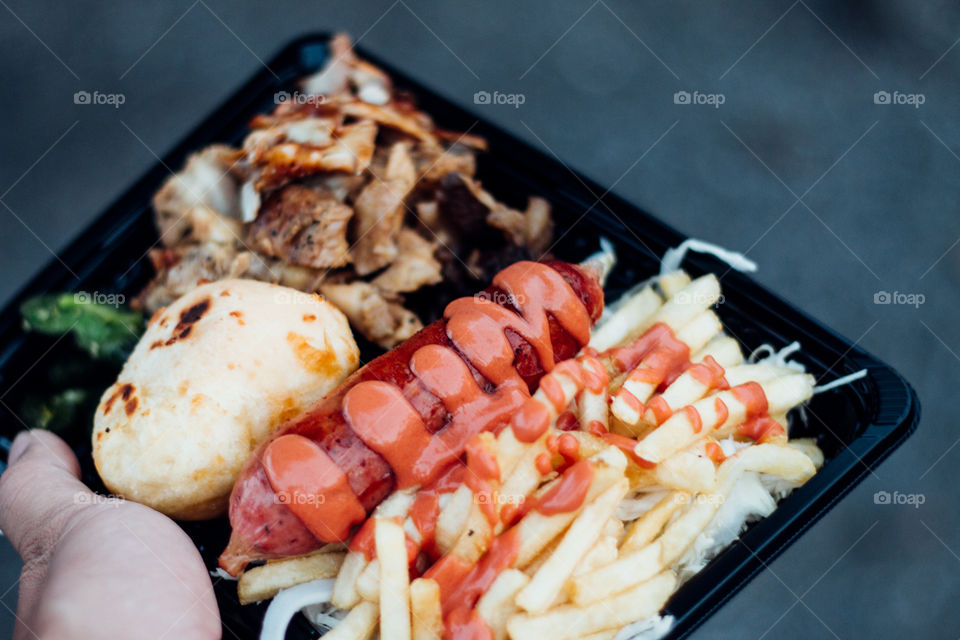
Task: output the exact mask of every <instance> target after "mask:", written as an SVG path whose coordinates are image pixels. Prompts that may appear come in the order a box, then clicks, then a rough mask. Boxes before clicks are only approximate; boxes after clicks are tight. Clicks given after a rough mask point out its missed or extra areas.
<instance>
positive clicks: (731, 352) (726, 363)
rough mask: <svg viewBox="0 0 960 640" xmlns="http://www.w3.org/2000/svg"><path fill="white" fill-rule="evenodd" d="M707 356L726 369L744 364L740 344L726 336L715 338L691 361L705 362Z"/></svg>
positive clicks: (694, 355)
mask: <svg viewBox="0 0 960 640" xmlns="http://www.w3.org/2000/svg"><path fill="white" fill-rule="evenodd" d="M707 356H711V357H712V358H713V359H714V360H716V361H717V363H718V364H719V365H720V366H721V367H723V368H724V369H728V368H730V367H735V366H737V365H738V364H740V363H741V362H743V352H742V351H740V343H739V342H737V341H736V340H734V339H733V338H731V337H730V336H728V335H724V334H720V335H717V336H714V337H713V338H712V339H711V340H710V342H708V343H707V345H706V346H705V347H704V348H703V349H700V351H697V352H696V353H695V354H693V356H691V358H690V360H691V361H692V362H703V359H704V358H706V357H707Z"/></svg>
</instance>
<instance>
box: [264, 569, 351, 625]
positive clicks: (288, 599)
mask: <svg viewBox="0 0 960 640" xmlns="http://www.w3.org/2000/svg"><path fill="white" fill-rule="evenodd" d="M334 582H335V580H333V579H332V578H328V579H324V580H314V581H313V582H304V583H303V584H298V585H297V586H295V587H290V588H289V589H284V590H283V591H281V592H280V593H278V594H277V595H276V596H275V597H274V598H273V601H271V602H270V606H269V607H267V613H266V615H265V616H264V617H263V627H262V628H261V630H260V640H284V637H285V636H286V634H287V626H289V624H290V621H291V620H292V619H293V616H295V615H296V614H297V612H298V611H300V610H301V609H303V608H304V607H307V606H310V605H313V604H323V603H326V602H330V596H331V595H333V583H334Z"/></svg>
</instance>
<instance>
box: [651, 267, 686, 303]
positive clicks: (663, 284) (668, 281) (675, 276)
mask: <svg viewBox="0 0 960 640" xmlns="http://www.w3.org/2000/svg"><path fill="white" fill-rule="evenodd" d="M689 284H690V276H689V275H688V274H687V272H686V271H683V270H682V269H681V270H677V271H671V272H670V273H665V274H663V275H661V276H660V277H659V278H657V286H658V287H660V291H661V293H663V297H664V298H666V299H667V300H669V299H670V298H672V297H673V296H675V295H677V293H678V292H679V291H680V290H682V289H683V288H684V287H686V286H687V285H689Z"/></svg>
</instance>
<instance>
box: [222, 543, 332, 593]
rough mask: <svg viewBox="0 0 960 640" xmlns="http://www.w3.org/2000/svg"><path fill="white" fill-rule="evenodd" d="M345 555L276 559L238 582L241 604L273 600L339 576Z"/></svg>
mask: <svg viewBox="0 0 960 640" xmlns="http://www.w3.org/2000/svg"><path fill="white" fill-rule="evenodd" d="M345 555H346V554H345V553H342V552H341V553H322V552H316V553H311V554H309V555H305V556H298V557H295V558H285V559H283V560H272V561H270V562H268V563H267V564H265V565H262V566H260V567H255V568H253V569H250V570H248V571H245V572H244V573H243V575H241V576H240V580H239V581H238V582H237V595H238V596H239V598H240V604H250V603H251V602H260V601H261V600H269V599H270V598H272V597H273V596H275V595H277V593H279V592H280V590H282V589H289V588H290V587H293V586H296V585H298V584H302V583H304V582H310V581H311V580H318V579H320V578H332V577H334V576H336V575H337V572H338V571H339V570H340V566H341V565H342V564H343V559H344V556H345Z"/></svg>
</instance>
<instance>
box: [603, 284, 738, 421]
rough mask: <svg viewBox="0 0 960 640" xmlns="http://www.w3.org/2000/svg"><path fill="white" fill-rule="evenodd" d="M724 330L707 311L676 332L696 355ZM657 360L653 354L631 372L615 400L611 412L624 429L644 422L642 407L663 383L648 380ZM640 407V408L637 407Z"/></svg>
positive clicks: (678, 337)
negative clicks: (652, 363)
mask: <svg viewBox="0 0 960 640" xmlns="http://www.w3.org/2000/svg"><path fill="white" fill-rule="evenodd" d="M678 297H679V294H678ZM722 329H723V327H722V325H721V324H720V319H719V318H717V314H715V313H714V312H713V311H709V310H707V311H702V312H701V313H699V314H698V315H697V316H695V317H693V318H691V319H690V321H689V322H687V323H686V324H685V325H684V326H683V327H682V328H681V329H679V330H678V331H677V332H676V337H677V340H679V341H680V342H683V343H684V344H686V345H687V346H688V347H689V348H690V350H691V351H695V350H697V349H699V348H701V347H703V346H704V345H705V344H707V342H708V341H709V340H710V339H711V338H712V337H713V336H715V335H717V334H718V333H719V332H720V331H721V330H722ZM654 359H656V355H655V354H650V355H649V356H648V357H647V358H645V359H644V361H643V362H641V363H640V364H639V365H638V366H637V367H636V368H635V369H633V370H632V371H630V372H629V373H628V374H627V377H626V378H625V379H624V380H623V383H622V385H621V386H620V388H619V389H618V390H617V391H616V393H615V394H614V396H613V402H612V403H611V405H610V412H611V413H612V414H613V415H614V416H616V418H617V419H618V420H619V421H620V422H621V423H623V424H624V425H628V426H635V425H638V424H639V423H640V422H641V420H642V418H643V413H642V411H643V408H642V404H643V403H644V402H646V401H647V400H648V399H649V398H650V396H651V395H653V392H654V391H655V390H656V388H657V385H658V384H659V383H660V380H653V381H651V380H650V378H649V377H648V376H647V372H648V370H649V369H650V364H649V362H650V361H651V360H654ZM695 399H696V398H695ZM638 405H640V406H639V407H638Z"/></svg>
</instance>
